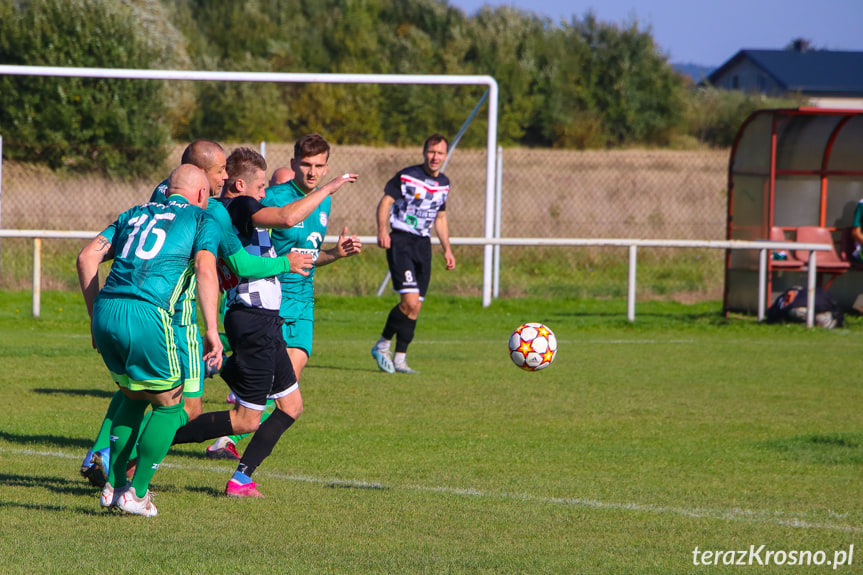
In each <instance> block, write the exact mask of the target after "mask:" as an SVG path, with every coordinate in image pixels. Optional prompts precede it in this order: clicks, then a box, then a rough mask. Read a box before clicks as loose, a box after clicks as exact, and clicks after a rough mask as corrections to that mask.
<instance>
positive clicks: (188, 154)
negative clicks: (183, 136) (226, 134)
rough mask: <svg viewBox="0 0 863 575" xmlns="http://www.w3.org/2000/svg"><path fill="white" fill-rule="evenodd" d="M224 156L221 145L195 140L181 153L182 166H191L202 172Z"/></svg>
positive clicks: (209, 141) (210, 141)
mask: <svg viewBox="0 0 863 575" xmlns="http://www.w3.org/2000/svg"><path fill="white" fill-rule="evenodd" d="M224 156H225V150H224V148H222V146H221V144H219V143H218V142H214V141H212V140H195V141H194V142H192V143H191V144H189V145H188V146H186V149H185V150H184V151H183V158H182V160H180V162H181V163H183V164H192V165H193V166H197V167H199V168H201V169H202V170H206V169H207V168H209V167H210V166H212V165H213V164H216V163H218V161H219V158H223V157H224Z"/></svg>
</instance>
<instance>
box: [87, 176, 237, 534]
mask: <svg viewBox="0 0 863 575" xmlns="http://www.w3.org/2000/svg"><path fill="white" fill-rule="evenodd" d="M208 189H209V186H208V184H207V180H206V176H205V175H204V173H203V171H201V170H200V169H199V168H196V167H194V166H191V165H184V166H180V167H179V168H177V169H176V170H175V171H174V172H173V173H172V174H171V177H170V178H169V180H168V194H167V195H168V202H167V203H164V204H160V203H147V204H143V205H141V206H136V207H135V208H132V209H130V210H128V211H126V212H124V213H122V214H120V216H119V217H118V218H117V220H116V221H115V222H114V223H113V224H112V225H111V226H109V227H108V228H107V229H106V230H105V231H103V232H102V233H101V234H99V235H98V236H97V237H96V238H95V239H93V241H91V242H90V243H89V244H88V245H87V246H85V247H84V248H83V249H82V250H81V253H80V254H79V255H78V261H77V267H78V278H79V282H80V284H81V292H82V294H83V296H84V301H85V303H86V305H87V311H88V313H89V314H90V317H91V318H92V319H91V332H92V336H93V345H94V347H95V348H96V349H97V350H98V351H99V353H100V354H101V356H102V359H103V361H104V362H105V365H106V366H107V367H108V370H109V371H110V373H111V376H112V378H113V379H114V381H115V382H116V383H117V385H118V386H119V387H120V390H121V391H122V393H123V397H122V398H121V399H120V401H119V406H118V408H117V411H116V413H115V415H114V418H113V421H112V425H111V430H110V433H111V437H112V444H113V445H112V449H111V463H112V465H111V466H110V467H111V469H112V473H111V475H110V476H109V478H108V482H107V483H106V484H105V486H104V488H103V490H102V493H101V495H100V498H99V502H100V504H101V505H102V507H105V508H113V507H118V508H119V509H121V510H123V511H125V512H127V513H132V514H137V515H144V516H148V517H152V516H155V515H156V514H157V511H156V508H155V506H154V505H153V504H152V500H151V494H150V492H149V485H150V480H151V479H152V477H153V474H154V473H155V471H156V469H158V467H159V464H160V463H161V461H162V459H163V458H164V457H165V455H166V454H167V452H168V448H169V447H170V445H171V442H172V440H173V438H174V434H175V432H176V430H177V429H178V428H180V427H182V426H183V425H184V424H185V423H186V421H187V420H188V418H187V416H186V413H185V411H184V410H183V394H182V386H183V379H184V377H183V373H182V370H181V368H180V361H179V358H178V357H177V346H176V343H175V341H174V329H173V327H172V325H171V322H172V316H173V314H174V310H175V305H176V302H177V298H178V297H179V296H180V294H181V293H183V291H184V290H186V289H187V288H188V286H189V285H191V284H197V290H198V294H199V298H200V303H201V309H202V312H203V318H204V324H205V327H206V334H205V339H204V345H203V359H204V360H205V361H209V362H213V363H214V364H215V365H220V364H221V361H222V343H221V340H220V338H219V334H218V314H217V307H218V294H219V287H218V277H217V274H216V252H217V246H218V241H219V229H218V226H217V224H216V222H215V221H214V220H213V219H212V218H211V217H210V216H208V215H207V214H206V212H204V211H203V210H202V209H201V207H203V206H204V205H206V200H207V196H208ZM112 258H113V260H114V261H113V263H112V266H111V272H110V273H109V275H108V277H107V279H106V280H105V285H104V287H103V288H102V289H101V290H99V264H100V263H101V262H103V261H107V260H109V259H112ZM150 406H152V408H153V412H152V416H151V417H150V419H149V421H148V422H147V425H146V427H144V429H143V430H142V431H140V438H139V430H140V428H141V426H142V423H143V421H144V413H145V411H146V410H147V408H148V407H150ZM136 440H138V443H139V447H138V457H139V460H140V462H141V465H139V466H138V467H137V469H136V471H135V474H134V476H133V478H132V481H131V483H130V484H129V485H128V486H126V463H127V461H128V458H129V455H130V454H131V452H132V448H133V447H134V444H135V442H136ZM115 486H116V489H115Z"/></svg>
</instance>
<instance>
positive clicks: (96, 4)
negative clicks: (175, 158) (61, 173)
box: [0, 0, 168, 176]
mask: <svg viewBox="0 0 863 575" xmlns="http://www.w3.org/2000/svg"><path fill="white" fill-rule="evenodd" d="M140 30H141V27H140V26H139V25H138V21H137V19H136V15H135V13H134V12H133V10H132V9H131V8H130V7H129V6H128V5H126V4H122V3H119V2H115V1H111V0H33V1H32V2H26V3H24V2H14V1H11V0H0V62H2V63H4V64H13V65H28V66H67V67H92V68H140V69H146V68H152V67H154V66H153V64H154V63H155V62H156V60H157V58H158V53H157V52H156V51H155V50H154V49H153V48H151V47H150V46H149V45H148V43H147V41H146V40H145V38H143V36H142V32H140ZM162 90H163V86H162V83H161V82H154V81H149V80H115V79H99V78H54V77H36V76H2V77H0V133H2V134H3V139H4V150H3V152H4V155H5V156H6V158H9V159H14V160H22V161H28V162H36V163H42V164H46V165H48V166H50V167H52V168H55V169H56V168H65V169H69V170H74V171H94V170H97V171H102V172H104V173H108V174H112V175H128V176H133V175H139V174H149V173H152V171H153V169H154V167H158V166H161V164H162V162H163V161H164V159H165V158H166V156H167V151H168V147H167V144H168V128H167V126H166V125H165V123H164V122H163V121H162V119H163V118H164V116H165V113H166V111H165V106H164V103H163V97H162Z"/></svg>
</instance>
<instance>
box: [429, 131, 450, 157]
mask: <svg viewBox="0 0 863 575" xmlns="http://www.w3.org/2000/svg"><path fill="white" fill-rule="evenodd" d="M441 142H443V143H444V144H446V149H447V151H449V140H447V139H446V138H445V137H443V136H441V135H440V134H432V135H431V136H429V137H428V138H426V141H425V143H424V144H423V154H425V153H426V150H428V149H429V146H434V145H435V144H440V143H441Z"/></svg>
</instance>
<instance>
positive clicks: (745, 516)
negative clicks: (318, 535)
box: [11, 449, 863, 533]
mask: <svg viewBox="0 0 863 575" xmlns="http://www.w3.org/2000/svg"><path fill="white" fill-rule="evenodd" d="M11 452H12V453H18V454H21V455H36V456H40V457H60V458H63V459H74V460H80V459H81V457H80V456H77V455H70V454H68V453H62V452H58V451H54V452H48V451H33V450H30V449H21V450H12V451H11ZM161 467H167V468H170V469H188V470H194V471H210V472H215V473H220V474H225V473H226V470H225V469H224V468H216V467H212V466H204V465H180V464H176V463H163V464H162V465H161ZM257 475H258V476H259V477H260V476H265V477H268V478H271V479H277V480H283V481H296V482H300V483H311V484H316V485H335V486H340V487H355V488H359V489H392V490H396V491H397V490H406V491H418V492H423V493H443V494H448V495H458V496H462V497H480V498H488V499H504V500H512V501H526V502H533V503H542V504H548V505H565V506H572V507H588V508H593V509H612V510H615V511H635V512H638V513H657V514H660V513H671V514H673V515H681V516H684V517H692V518H696V519H701V518H703V519H717V520H720V521H744V522H747V523H769V524H773V525H782V526H784V527H798V528H801V529H826V530H831V531H845V532H849V533H863V527H856V526H853V525H841V524H837V523H830V522H813V521H809V520H806V519H801V518H800V517H794V516H790V515H788V514H787V513H785V512H781V511H767V510H752V509H740V508H734V509H708V508H694V509H687V508H685V507H670V506H665V505H652V504H645V503H614V502H606V501H599V500H596V499H581V498H577V497H545V496H541V495H531V494H526V493H508V492H501V493H495V492H491V491H482V490H480V489H472V488H468V489H465V488H458V487H430V486H427V485H401V486H399V485H383V484H380V483H370V482H367V481H361V480H353V479H322V478H320V477H308V476H303V475H285V474H282V473H278V472H274V471H269V472H268V471H259V472H258V473H257ZM804 515H805V514H804Z"/></svg>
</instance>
